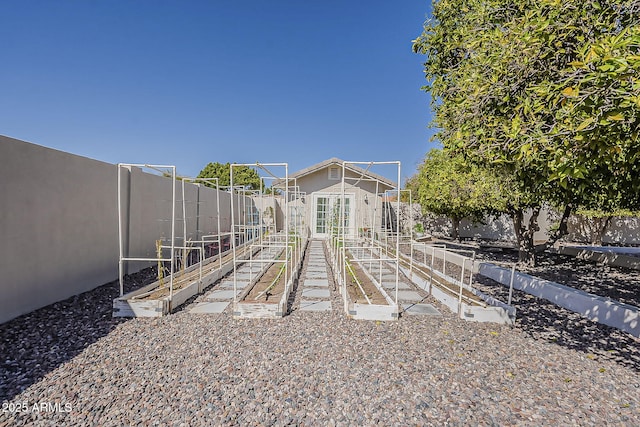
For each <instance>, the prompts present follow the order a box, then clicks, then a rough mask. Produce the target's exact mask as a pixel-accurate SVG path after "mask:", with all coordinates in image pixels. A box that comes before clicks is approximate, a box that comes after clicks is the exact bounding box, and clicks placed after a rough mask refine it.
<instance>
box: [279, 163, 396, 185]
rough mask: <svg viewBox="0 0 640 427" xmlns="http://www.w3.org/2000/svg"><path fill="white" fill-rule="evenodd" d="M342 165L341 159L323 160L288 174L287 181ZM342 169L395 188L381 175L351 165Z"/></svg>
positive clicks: (391, 182)
mask: <svg viewBox="0 0 640 427" xmlns="http://www.w3.org/2000/svg"><path fill="white" fill-rule="evenodd" d="M343 163H344V160H341V159H339V158H337V157H332V158H330V159H328V160H325V161H323V162H320V163H316V164H315V165H313V166H309V167H308V168H305V169H302V170H299V171H298V172H295V173H293V174H290V175H289V179H292V178H301V177H303V176H306V175H309V174H312V173H314V172H317V171H319V170H322V169H325V168H328V167H329V166H333V165H336V166H340V167H342V164H343ZM344 167H345V169H348V170H350V171H352V172H355V173H356V174H358V175H362V176H363V177H365V178H369V179H375V180H378V181H380V182H381V183H383V184H385V185H386V186H388V187H389V189H392V188H396V183H395V182H394V181H391V180H390V179H388V178H385V177H384V176H382V175H378V174H376V173H373V172H371V171H367V170H365V169H363V168H361V167H359V166H356V165H353V164H346V165H345V166H344ZM277 182H278V183H279V182H281V180H278V181H277Z"/></svg>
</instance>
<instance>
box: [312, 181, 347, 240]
mask: <svg viewBox="0 0 640 427" xmlns="http://www.w3.org/2000/svg"><path fill="white" fill-rule="evenodd" d="M321 197H322V198H327V199H329V205H328V210H327V213H326V215H327V217H326V218H325V221H326V220H328V218H329V215H330V214H331V211H332V210H333V208H334V206H335V204H336V201H337V200H338V199H340V198H342V194H341V193H331V192H327V193H322V192H318V193H313V204H312V206H311V218H310V221H309V223H310V224H311V237H312V238H314V239H324V238H327V237H328V236H329V233H328V232H326V233H318V232H317V231H316V230H317V229H318V199H319V198H321ZM344 198H345V199H348V200H349V213H348V214H349V215H348V216H349V225H348V228H347V235H348V236H354V235H355V224H354V219H355V216H354V214H353V212H354V208H355V200H356V195H355V194H354V193H345V194H344Z"/></svg>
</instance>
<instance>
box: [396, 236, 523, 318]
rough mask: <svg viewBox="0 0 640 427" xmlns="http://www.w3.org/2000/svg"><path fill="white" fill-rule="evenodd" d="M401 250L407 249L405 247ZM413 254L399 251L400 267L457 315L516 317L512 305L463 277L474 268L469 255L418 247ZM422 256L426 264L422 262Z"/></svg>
mask: <svg viewBox="0 0 640 427" xmlns="http://www.w3.org/2000/svg"><path fill="white" fill-rule="evenodd" d="M405 252H410V251H407V249H406V248H405ZM413 255H414V259H413V260H412V259H411V258H410V256H409V255H408V254H406V253H401V254H400V259H401V261H400V269H401V271H402V272H403V273H404V274H405V275H406V276H407V277H408V278H409V279H410V280H411V281H413V283H415V284H416V285H417V286H419V287H420V288H422V289H424V290H425V291H427V292H429V294H430V295H433V296H434V297H435V298H436V299H437V300H438V301H440V302H441V303H442V304H443V305H445V306H446V307H448V308H449V309H450V310H451V311H452V312H454V313H458V315H459V316H460V318H461V319H464V320H470V321H476V322H494V323H501V324H507V325H513V323H514V322H515V317H516V309H515V308H514V307H512V306H510V305H508V304H505V303H504V302H502V301H499V300H498V299H496V298H494V297H492V296H489V295H487V294H485V293H483V292H481V291H479V290H478V289H476V288H474V287H473V286H472V285H470V284H468V283H467V277H469V276H470V275H471V274H472V268H474V267H473V261H472V260H471V259H466V260H464V261H463V258H464V257H462V256H461V255H459V254H456V253H453V252H448V251H444V250H443V249H437V250H435V251H433V252H432V253H430V254H425V253H424V252H422V251H419V250H418V251H414V253H413ZM425 255H426V256H425ZM425 259H426V260H427V262H428V264H425V263H424V260H425ZM463 268H464V269H465V271H464V273H463ZM468 275H469V276H468ZM456 277H457V278H458V279H456ZM469 282H471V283H473V280H472V277H469Z"/></svg>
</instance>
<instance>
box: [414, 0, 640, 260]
mask: <svg viewBox="0 0 640 427" xmlns="http://www.w3.org/2000/svg"><path fill="white" fill-rule="evenodd" d="M639 23H640V4H639V3H638V2H637V1H635V0H617V1H607V2H604V1H594V0H587V1H580V2H578V1H576V0H568V1H560V0H540V1H532V0H524V1H522V2H511V1H506V0H438V1H437V2H436V3H435V4H434V11H433V19H432V20H431V21H429V22H428V23H427V24H426V25H425V28H424V32H423V33H422V35H421V36H420V37H419V38H418V39H416V40H415V41H414V51H416V52H418V53H422V54H424V55H426V62H425V73H426V78H427V80H428V81H429V84H428V85H427V86H426V87H425V89H426V90H428V91H430V92H431V95H432V99H433V108H434V110H435V120H434V125H435V126H436V127H437V128H438V133H437V135H436V138H437V139H438V140H440V141H441V143H442V144H443V146H444V147H445V149H446V150H450V151H452V152H456V153H461V154H462V155H464V156H465V157H467V158H469V159H471V160H473V161H475V162H477V163H480V164H484V165H490V166H492V167H493V168H498V169H502V170H503V171H505V173H507V174H508V176H510V177H513V178H514V181H515V183H516V185H517V186H518V188H519V194H520V195H527V197H526V203H524V204H523V203H519V206H518V207H517V209H515V208H514V206H515V205H514V206H512V207H511V209H512V212H513V214H514V215H516V214H517V215H519V216H520V220H521V212H518V210H519V209H523V208H531V209H533V210H534V213H535V211H536V210H538V211H539V207H540V206H541V205H542V204H543V203H544V202H550V203H552V204H554V205H556V206H560V207H561V210H562V211H563V212H564V213H565V214H568V213H570V212H571V209H573V208H575V207H578V206H580V207H583V208H592V209H600V210H609V211H610V210H613V209H616V208H631V209H637V207H638V206H639V205H640V137H639V135H638V131H639V129H638V128H639V124H640V26H639ZM522 200H524V199H522ZM563 207H564V208H563ZM517 215H516V216H517ZM563 218H564V217H563ZM516 220H517V218H516V217H515V216H514V223H515V222H517V221H516ZM520 222H521V221H520ZM521 225H522V224H521ZM530 225H531V226H534V225H533V223H531V224H530ZM534 227H535V226H534ZM560 230H561V231H562V230H563V228H562V227H561V228H560ZM523 233H524V234H526V235H527V236H526V238H524V239H522V243H523V245H521V249H527V248H528V249H530V248H531V247H532V245H533V241H532V238H533V237H532V236H533V230H528V231H527V230H526V227H525V228H523V229H521V230H518V229H517V225H516V234H518V235H519V236H520V237H525V236H524V234H523Z"/></svg>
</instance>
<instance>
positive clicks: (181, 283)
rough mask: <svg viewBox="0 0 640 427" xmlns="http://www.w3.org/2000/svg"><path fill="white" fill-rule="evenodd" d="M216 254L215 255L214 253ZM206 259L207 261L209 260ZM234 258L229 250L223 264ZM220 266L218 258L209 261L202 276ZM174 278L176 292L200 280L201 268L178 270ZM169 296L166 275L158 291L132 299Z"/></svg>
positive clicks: (142, 299) (238, 252) (143, 299)
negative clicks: (186, 271) (186, 270)
mask: <svg viewBox="0 0 640 427" xmlns="http://www.w3.org/2000/svg"><path fill="white" fill-rule="evenodd" d="M246 251H247V248H242V249H239V250H236V256H237V257H238V256H242V255H243V254H244V253H245V252H246ZM214 256H215V255H214ZM209 259H211V258H208V259H207V260H209ZM207 260H205V261H207ZM232 260H233V251H231V250H230V251H227V253H225V255H224V256H223V257H222V264H226V263H228V262H231V261H232ZM219 266H220V261H218V260H217V259H216V260H212V261H211V262H209V263H208V264H206V265H204V266H203V267H202V277H205V276H207V275H208V274H211V273H212V272H214V271H215V270H217V269H218V267H219ZM174 274H175V275H174V278H173V292H174V293H175V292H176V291H179V290H180V289H182V288H184V287H186V286H188V285H189V284H190V283H193V282H195V281H196V280H199V278H200V270H198V269H196V270H194V271H191V272H189V273H187V274H183V273H182V271H178V272H176V273H174ZM157 280H158V276H157V274H156V277H155V280H154V281H157ZM167 296H169V276H166V277H164V278H163V285H162V286H158V289H157V290H156V291H154V292H153V293H151V294H149V295H146V296H144V297H140V298H135V297H133V298H132V299H134V300H138V301H147V300H154V299H162V298H164V297H167Z"/></svg>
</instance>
